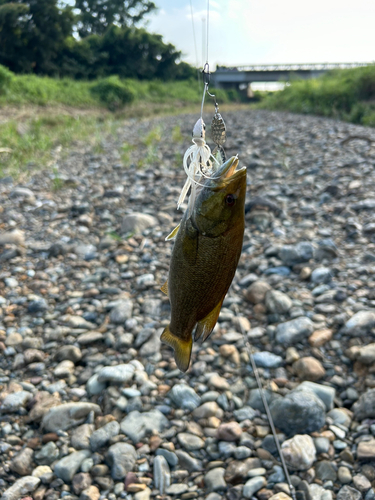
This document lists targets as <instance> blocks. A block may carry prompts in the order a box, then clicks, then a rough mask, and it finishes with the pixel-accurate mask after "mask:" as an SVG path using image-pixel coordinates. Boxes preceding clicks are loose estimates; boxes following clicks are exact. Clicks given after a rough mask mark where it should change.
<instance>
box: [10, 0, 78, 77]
mask: <svg viewBox="0 0 375 500" xmlns="http://www.w3.org/2000/svg"><path fill="white" fill-rule="evenodd" d="M73 22H74V15H73V11H72V8H71V7H69V6H65V7H60V6H59V5H58V0H15V1H14V2H9V1H7V0H0V64H3V65H4V66H8V67H9V68H10V69H11V70H12V71H15V72H22V73H28V72H32V71H33V72H35V73H40V74H49V75H53V74H55V73H56V72H57V71H58V67H57V65H56V62H55V61H56V58H57V57H58V55H59V53H60V52H61V50H62V47H63V45H64V43H65V40H66V38H67V36H69V35H70V34H71V33H72V30H73Z"/></svg>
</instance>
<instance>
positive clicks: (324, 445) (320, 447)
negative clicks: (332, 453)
mask: <svg viewBox="0 0 375 500" xmlns="http://www.w3.org/2000/svg"><path fill="white" fill-rule="evenodd" d="M314 444H315V448H316V453H317V454H318V455H320V454H321V453H328V450H329V439H328V438H326V437H317V438H314Z"/></svg>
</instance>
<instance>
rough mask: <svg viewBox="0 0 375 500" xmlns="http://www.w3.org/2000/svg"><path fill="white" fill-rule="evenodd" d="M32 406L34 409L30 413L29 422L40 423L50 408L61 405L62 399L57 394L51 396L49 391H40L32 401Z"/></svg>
mask: <svg viewBox="0 0 375 500" xmlns="http://www.w3.org/2000/svg"><path fill="white" fill-rule="evenodd" d="M32 404H33V407H32V409H31V411H30V412H29V416H28V421H29V422H38V421H39V420H41V419H42V418H43V417H44V415H45V414H46V413H47V411H48V410H49V409H50V408H53V407H54V406H58V405H59V404H61V398H60V395H59V394H57V393H55V394H50V393H49V392H47V391H40V392H38V393H37V394H36V396H35V398H34V399H33V400H32Z"/></svg>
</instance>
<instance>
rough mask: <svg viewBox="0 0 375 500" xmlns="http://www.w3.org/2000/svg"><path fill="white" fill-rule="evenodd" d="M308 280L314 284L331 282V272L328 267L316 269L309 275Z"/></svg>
mask: <svg viewBox="0 0 375 500" xmlns="http://www.w3.org/2000/svg"><path fill="white" fill-rule="evenodd" d="M310 279H311V282H312V283H315V284H319V283H329V282H330V281H331V280H332V271H331V270H330V269H329V268H328V267H317V268H316V269H314V271H313V272H312V273H311V278H310Z"/></svg>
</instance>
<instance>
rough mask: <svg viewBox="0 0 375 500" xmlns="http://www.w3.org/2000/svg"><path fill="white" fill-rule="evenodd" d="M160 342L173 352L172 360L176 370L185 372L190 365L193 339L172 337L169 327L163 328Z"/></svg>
mask: <svg viewBox="0 0 375 500" xmlns="http://www.w3.org/2000/svg"><path fill="white" fill-rule="evenodd" d="M160 340H161V341H162V342H164V344H167V345H169V347H172V349H173V350H174V359H175V361H176V364H177V366H178V368H179V369H180V370H181V371H182V372H186V370H187V369H188V368H189V364H190V356H191V348H192V345H193V338H192V337H190V339H189V340H182V339H180V338H178V337H177V336H176V335H174V334H173V333H172V332H171V331H170V329H169V325H168V326H167V327H165V328H164V332H163V333H162V334H161V337H160Z"/></svg>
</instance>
